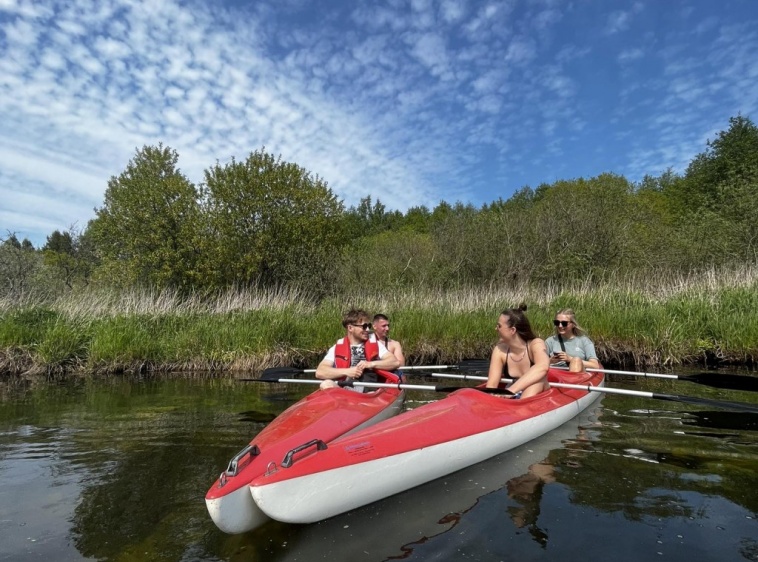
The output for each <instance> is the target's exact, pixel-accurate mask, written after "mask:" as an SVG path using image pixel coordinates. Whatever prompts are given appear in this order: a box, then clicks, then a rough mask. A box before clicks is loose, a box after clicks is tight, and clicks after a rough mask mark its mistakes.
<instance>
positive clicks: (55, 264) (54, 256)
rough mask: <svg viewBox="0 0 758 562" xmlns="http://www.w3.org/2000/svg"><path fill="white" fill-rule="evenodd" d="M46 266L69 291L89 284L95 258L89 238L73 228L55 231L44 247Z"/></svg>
mask: <svg viewBox="0 0 758 562" xmlns="http://www.w3.org/2000/svg"><path fill="white" fill-rule="evenodd" d="M42 254H43V256H44V261H45V266H47V267H48V268H49V269H51V270H52V274H53V276H54V277H56V278H58V279H60V281H61V282H62V283H63V284H64V285H65V286H66V287H68V288H69V289H73V288H74V287H76V286H77V285H78V286H86V285H88V284H89V281H90V275H91V273H92V269H93V268H94V265H95V257H94V253H93V251H92V244H91V241H90V239H89V237H87V236H84V235H83V234H82V233H81V232H80V231H79V230H78V229H76V228H75V227H73V226H72V227H71V228H70V229H69V230H68V231H65V232H60V231H58V230H56V231H54V232H53V233H52V234H51V235H50V236H48V237H47V242H46V243H45V245H44V246H43V247H42Z"/></svg>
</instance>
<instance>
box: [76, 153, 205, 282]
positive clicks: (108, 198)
mask: <svg viewBox="0 0 758 562" xmlns="http://www.w3.org/2000/svg"><path fill="white" fill-rule="evenodd" d="M177 161H178V155H177V153H176V151H174V150H172V149H171V148H169V147H164V146H163V145H162V144H159V145H158V146H157V147H156V146H144V147H143V148H142V149H140V150H138V151H137V154H136V155H135V157H134V158H133V159H132V160H130V161H129V163H128V165H127V167H126V170H124V172H122V173H121V174H120V175H119V176H118V177H112V178H111V179H110V180H109V181H108V188H107V189H106V191H105V201H104V203H103V206H102V207H100V208H99V209H95V213H96V216H95V218H94V219H93V220H92V221H90V224H89V227H88V234H89V235H90V236H91V239H92V243H93V247H94V249H95V252H96V254H97V256H98V257H99V259H100V260H101V264H100V267H99V269H98V272H99V275H100V277H101V278H104V279H106V280H108V282H111V283H115V284H119V285H130V284H144V285H149V286H155V287H159V288H164V287H172V288H176V289H180V290H182V289H188V288H190V287H192V286H194V285H195V284H196V283H198V282H202V279H199V273H198V270H197V266H196V263H197V258H198V255H197V249H196V246H197V231H198V225H199V221H200V214H199V205H198V192H197V189H196V188H195V186H194V185H193V184H192V183H191V182H190V181H189V180H188V179H187V178H186V177H185V176H184V175H183V174H181V172H180V171H179V170H178V169H177V167H176V164H177Z"/></svg>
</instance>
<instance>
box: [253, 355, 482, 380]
mask: <svg viewBox="0 0 758 562" xmlns="http://www.w3.org/2000/svg"><path fill="white" fill-rule="evenodd" d="M488 368H489V361H487V360H485V359H464V360H463V361H461V362H460V363H459V364H457V365H416V366H406V367H401V368H400V369H399V370H400V371H401V372H402V371H421V370H427V371H434V370H437V369H459V370H461V371H485V370H487V369H488ZM315 372H316V369H297V368H295V367H269V368H267V369H264V370H263V373H262V374H261V378H262V379H267V380H277V379H278V378H279V377H290V376H291V377H294V376H296V375H302V374H306V373H315Z"/></svg>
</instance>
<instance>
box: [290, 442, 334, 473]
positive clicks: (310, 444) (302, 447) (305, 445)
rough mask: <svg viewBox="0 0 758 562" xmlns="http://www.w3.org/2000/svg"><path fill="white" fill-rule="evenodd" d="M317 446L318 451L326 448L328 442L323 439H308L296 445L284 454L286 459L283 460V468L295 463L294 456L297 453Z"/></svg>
mask: <svg viewBox="0 0 758 562" xmlns="http://www.w3.org/2000/svg"><path fill="white" fill-rule="evenodd" d="M314 445H315V446H316V450H317V451H323V450H325V449H326V448H327V447H326V443H324V442H323V441H322V440H321V439H314V440H313V441H308V442H307V443H303V444H302V445H300V446H299V447H295V448H294V449H292V450H291V451H289V452H288V453H287V454H286V455H284V460H282V468H289V467H291V466H292V463H293V457H294V456H295V453H299V452H301V451H304V450H305V449H307V448H308V447H313V446H314Z"/></svg>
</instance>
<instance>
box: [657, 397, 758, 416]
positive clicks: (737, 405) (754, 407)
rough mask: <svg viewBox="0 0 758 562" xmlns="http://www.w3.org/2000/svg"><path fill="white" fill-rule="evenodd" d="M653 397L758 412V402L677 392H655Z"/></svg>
mask: <svg viewBox="0 0 758 562" xmlns="http://www.w3.org/2000/svg"><path fill="white" fill-rule="evenodd" d="M652 397H653V398H657V399H658V400H670V401H671V402H682V403H684V404H695V405H696V406H708V407H709V408H722V409H725V410H735V411H737V412H748V413H753V414H758V403H757V404H748V403H746V402H730V401H727V400H709V399H708V398H699V397H697V396H681V395H675V394H657V393H653V395H652Z"/></svg>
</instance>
